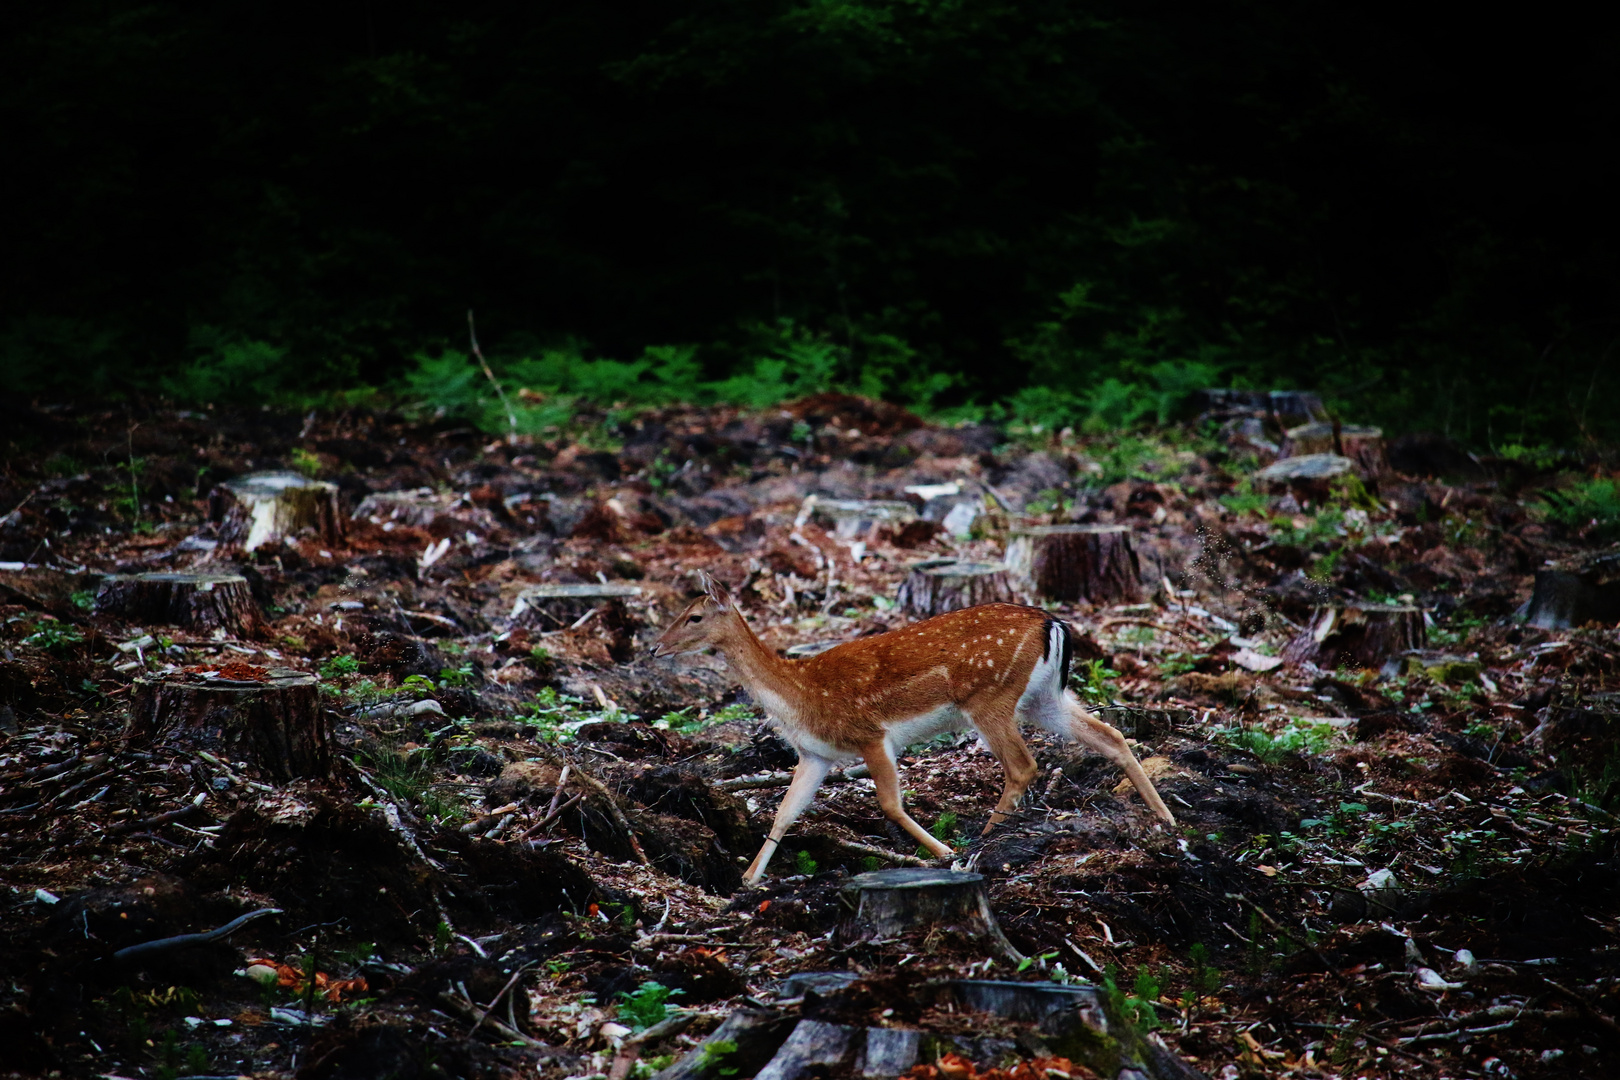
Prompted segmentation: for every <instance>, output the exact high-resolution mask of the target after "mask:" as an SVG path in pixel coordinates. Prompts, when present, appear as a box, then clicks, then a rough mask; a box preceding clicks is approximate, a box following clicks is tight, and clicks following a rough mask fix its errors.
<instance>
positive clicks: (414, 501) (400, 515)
mask: <svg viewBox="0 0 1620 1080" xmlns="http://www.w3.org/2000/svg"><path fill="white" fill-rule="evenodd" d="M445 507H446V501H445V499H444V498H443V497H442V496H440V495H437V494H435V493H434V492H433V490H432V489H431V488H417V489H415V490H414V491H378V492H373V493H372V494H370V495H367V496H366V497H365V498H364V499H361V500H360V505H359V506H356V507H355V508H354V519H355V520H356V521H369V522H370V523H371V524H373V525H381V526H383V527H385V528H386V527H388V526H390V525H395V526H399V525H404V526H408V527H411V528H419V529H425V528H427V527H428V526H429V525H431V524H433V519H434V518H436V517H438V516H439V515H440V514H442V513H444V512H445Z"/></svg>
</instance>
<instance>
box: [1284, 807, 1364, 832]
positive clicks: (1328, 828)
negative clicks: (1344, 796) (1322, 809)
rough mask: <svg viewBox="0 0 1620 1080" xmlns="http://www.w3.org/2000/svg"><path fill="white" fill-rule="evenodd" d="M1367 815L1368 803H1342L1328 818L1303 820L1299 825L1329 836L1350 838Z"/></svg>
mask: <svg viewBox="0 0 1620 1080" xmlns="http://www.w3.org/2000/svg"><path fill="white" fill-rule="evenodd" d="M1366 813H1367V804H1366V803H1358V802H1341V803H1340V804H1339V805H1338V807H1337V808H1336V809H1334V810H1332V811H1331V812H1329V814H1328V816H1327V817H1325V818H1302V819H1301V820H1300V823H1299V824H1300V827H1301V828H1304V829H1321V830H1322V832H1323V833H1324V834H1325V835H1327V836H1348V835H1349V834H1350V832H1351V830H1352V829H1353V828H1354V826H1355V825H1356V824H1358V823H1359V822H1360V820H1361V819H1362V818H1363V817H1365V815H1366Z"/></svg>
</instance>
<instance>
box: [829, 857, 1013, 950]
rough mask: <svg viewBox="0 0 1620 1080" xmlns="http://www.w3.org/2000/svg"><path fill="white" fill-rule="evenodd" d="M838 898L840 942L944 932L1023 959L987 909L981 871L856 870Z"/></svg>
mask: <svg viewBox="0 0 1620 1080" xmlns="http://www.w3.org/2000/svg"><path fill="white" fill-rule="evenodd" d="M838 898H839V900H840V902H841V903H842V905H843V908H844V910H843V917H842V919H841V920H840V922H839V924H838V928H837V931H836V933H835V935H834V939H835V941H837V942H838V944H839V945H840V946H847V945H853V944H857V943H868V942H878V941H884V940H887V939H891V938H897V937H900V936H902V935H905V934H913V933H921V934H923V935H925V936H926V935H927V934H928V933H929V932H930V931H934V930H944V931H951V932H954V933H956V934H959V935H961V936H963V937H966V938H969V939H974V940H979V941H982V942H983V944H984V946H985V948H986V949H987V951H989V952H990V953H991V954H992V955H995V956H999V957H1001V958H1003V959H1007V960H1011V961H1012V962H1013V963H1018V962H1019V961H1021V960H1022V959H1023V956H1021V955H1020V954H1019V952H1018V950H1017V949H1015V948H1013V946H1012V942H1010V941H1008V940H1007V938H1006V936H1005V935H1004V934H1002V932H1001V924H999V923H998V922H996V916H995V913H994V912H992V911H991V910H990V897H989V894H988V893H986V892H985V887H984V876H983V875H982V874H969V873H965V872H963V871H961V870H916V869H904V870H878V871H875V872H873V873H869V874H857V875H856V876H855V877H854V878H852V879H851V880H850V882H849V884H848V885H845V886H844V888H843V889H842V890H841V891H840V893H839V897H838Z"/></svg>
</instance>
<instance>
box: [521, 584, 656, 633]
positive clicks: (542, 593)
mask: <svg viewBox="0 0 1620 1080" xmlns="http://www.w3.org/2000/svg"><path fill="white" fill-rule="evenodd" d="M640 595H641V587H640V586H638V585H623V584H611V585H604V584H602V583H600V582H588V583H584V584H579V585H534V586H531V587H530V588H527V589H524V590H523V591H522V592H521V593H519V594H518V598H517V600H516V602H515V603H513V605H512V623H513V625H518V624H520V623H521V624H523V625H530V624H532V625H534V626H537V627H540V628H542V629H545V630H561V629H563V628H565V627H568V626H572V625H573V624H574V623H575V622H577V621H578V620H579V619H581V618H583V617H584V616H586V615H588V614H589V613H590V612H591V611H592V610H593V609H595V608H598V607H602V606H604V605H609V604H619V605H621V606H622V605H623V603H624V601H625V600H627V599H629V598H630V597H632V596H640Z"/></svg>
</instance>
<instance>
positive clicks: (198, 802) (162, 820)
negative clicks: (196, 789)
mask: <svg viewBox="0 0 1620 1080" xmlns="http://www.w3.org/2000/svg"><path fill="white" fill-rule="evenodd" d="M207 798H208V794H207V793H206V792H204V793H202V794H199V795H198V796H197V797H196V798H195V799H193V800H192V801H191V802H190V803H187V804H186V805H185V806H182V807H181V808H180V809H178V810H169V811H166V812H165V813H162V814H158V815H156V816H155V817H149V818H142V819H141V820H140V821H124V822H120V823H118V824H117V825H113V826H110V827H109V828H108V829H107V835H109V836H120V835H122V834H124V833H132V832H148V831H150V830H152V829H155V828H157V827H158V826H160V825H167V824H169V823H170V822H171V821H179V820H180V819H181V818H187V817H190V816H191V815H192V814H198V813H201V812H202V809H203V801H204V800H205V799H207Z"/></svg>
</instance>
